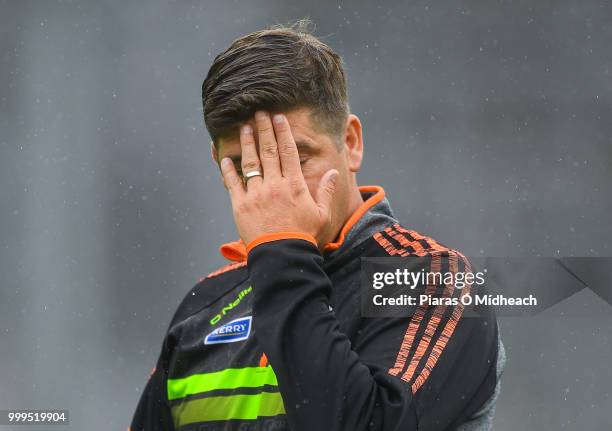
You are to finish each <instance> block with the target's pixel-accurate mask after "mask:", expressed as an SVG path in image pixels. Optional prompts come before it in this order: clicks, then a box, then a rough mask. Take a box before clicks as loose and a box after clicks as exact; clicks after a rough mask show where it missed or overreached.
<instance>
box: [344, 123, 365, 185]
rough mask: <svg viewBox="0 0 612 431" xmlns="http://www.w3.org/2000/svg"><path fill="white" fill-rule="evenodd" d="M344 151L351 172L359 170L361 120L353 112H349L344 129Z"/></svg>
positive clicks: (361, 153)
mask: <svg viewBox="0 0 612 431" xmlns="http://www.w3.org/2000/svg"><path fill="white" fill-rule="evenodd" d="M344 152H345V157H346V162H347V166H348V168H349V170H350V171H351V172H355V173H356V172H359V169H361V161H362V160H363V136H362V132H361V121H359V117H357V116H356V115H354V114H349V116H348V118H347V120H346V128H345V130H344Z"/></svg>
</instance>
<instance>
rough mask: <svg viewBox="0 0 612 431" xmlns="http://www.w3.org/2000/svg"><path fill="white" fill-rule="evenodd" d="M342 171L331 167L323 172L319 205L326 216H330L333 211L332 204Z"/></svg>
mask: <svg viewBox="0 0 612 431" xmlns="http://www.w3.org/2000/svg"><path fill="white" fill-rule="evenodd" d="M339 175H340V173H339V172H338V171H337V170H335V169H330V170H329V171H327V172H325V174H323V177H322V178H321V181H320V182H319V188H318V189H317V206H318V207H319V210H320V211H321V213H322V215H323V216H324V218H329V216H330V213H331V204H332V200H333V198H334V194H335V193H336V183H337V182H338V176H339Z"/></svg>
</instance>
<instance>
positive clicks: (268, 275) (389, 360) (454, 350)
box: [248, 239, 497, 431]
mask: <svg viewBox="0 0 612 431" xmlns="http://www.w3.org/2000/svg"><path fill="white" fill-rule="evenodd" d="M322 262H323V258H322V256H321V255H320V253H319V250H318V249H317V247H316V246H315V245H314V244H312V243H311V242H308V241H304V240H303V239H281V240H274V241H270V242H265V241H258V243H257V245H256V246H255V247H252V248H251V249H250V250H249V255H248V269H249V275H250V278H251V283H252V286H253V292H254V308H253V314H254V319H253V325H254V327H255V335H256V337H257V339H258V341H259V343H260V344H261V345H262V347H263V350H264V351H265V352H266V355H267V356H268V358H269V361H270V364H271V366H272V367H273V369H274V371H275V373H276V375H277V380H278V385H279V389H280V392H281V394H282V396H283V401H284V404H285V411H286V414H287V417H288V420H289V423H290V425H291V429H292V430H295V431H301V430H314V429H325V430H366V429H367V430H385V431H390V430H402V431H409V430H416V429H417V425H418V429H419V430H443V429H453V428H454V427H456V426H457V425H458V424H459V423H461V421H462V420H464V419H466V418H467V417H468V416H469V415H471V414H472V413H474V412H476V411H477V410H478V408H480V407H481V406H482V404H484V402H485V401H486V400H487V399H488V398H489V397H490V396H491V395H492V394H493V390H494V387H495V369H494V368H495V367H494V362H495V355H496V342H495V341H496V331H497V327H496V324H495V319H494V318H493V319H492V320H491V321H490V322H484V321H483V320H482V319H481V318H469V319H460V320H458V319H455V318H456V317H457V316H456V314H457V313H456V311H455V310H453V309H452V308H451V309H447V310H445V311H444V312H443V313H441V314H440V310H438V314H439V315H436V314H435V310H425V311H424V314H423V315H421V316H419V315H417V313H415V315H414V316H412V318H387V319H383V318H373V319H360V326H359V329H358V331H357V334H358V335H357V337H356V339H353V343H354V344H351V341H350V340H349V338H348V337H347V336H346V335H345V334H344V333H342V332H341V330H340V326H339V323H338V320H337V319H336V317H335V314H334V312H333V311H331V310H330V307H329V300H328V298H329V294H330V289H331V287H332V286H331V282H330V280H329V278H328V277H327V275H326V273H325V272H324V270H323V269H322V266H321V265H322ZM356 303H358V301H357V302H356ZM453 315H455V316H454V317H455V318H453ZM419 319H420V320H419ZM423 322H425V323H423ZM432 322H436V323H437V327H439V330H437V329H434V328H433V327H432ZM448 322H451V323H450V324H448ZM417 323H418V325H416V324H417ZM415 325H416V327H415ZM440 325H441V326H440ZM451 329H452V330H451ZM434 333H435V334H438V337H437V338H434V335H435V334H434ZM440 337H445V338H443V341H444V344H445V345H444V346H441V345H440V343H439V342H438V341H437V340H439V339H440ZM354 338H355V337H354ZM411 338H412V341H411ZM451 371H452V372H451Z"/></svg>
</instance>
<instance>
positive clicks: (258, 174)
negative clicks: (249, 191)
mask: <svg viewBox="0 0 612 431" xmlns="http://www.w3.org/2000/svg"><path fill="white" fill-rule="evenodd" d="M261 176H262V175H261V172H259V171H251V172H247V173H246V174H244V182H245V183H246V182H247V181H249V180H250V179H251V178H253V177H261Z"/></svg>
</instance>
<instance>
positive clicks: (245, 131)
mask: <svg viewBox="0 0 612 431" xmlns="http://www.w3.org/2000/svg"><path fill="white" fill-rule="evenodd" d="M240 133H242V134H243V135H251V134H253V128H252V127H251V125H250V124H245V125H244V126H242V128H241V129H240Z"/></svg>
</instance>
